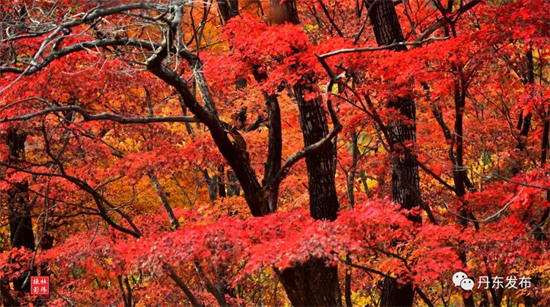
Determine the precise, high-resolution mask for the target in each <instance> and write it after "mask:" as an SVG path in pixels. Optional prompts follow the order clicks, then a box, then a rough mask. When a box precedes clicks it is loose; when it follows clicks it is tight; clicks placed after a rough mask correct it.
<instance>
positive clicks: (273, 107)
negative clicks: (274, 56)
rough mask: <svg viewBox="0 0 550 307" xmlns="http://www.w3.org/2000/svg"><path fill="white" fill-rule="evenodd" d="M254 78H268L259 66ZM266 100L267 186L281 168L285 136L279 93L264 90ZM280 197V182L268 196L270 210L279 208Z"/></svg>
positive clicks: (255, 69) (264, 181) (261, 79)
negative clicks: (283, 133)
mask: <svg viewBox="0 0 550 307" xmlns="http://www.w3.org/2000/svg"><path fill="white" fill-rule="evenodd" d="M252 73H253V75H254V79H256V81H257V82H263V81H265V80H266V79H267V74H266V73H265V72H259V70H258V69H257V68H254V69H253V72H252ZM263 95H264V101H265V105H266V108H267V114H268V122H269V140H268V143H269V145H268V150H267V161H266V163H265V172H264V179H263V182H262V184H263V185H264V186H265V185H266V184H268V183H269V182H271V181H272V180H273V179H274V178H275V177H276V175H277V173H278V172H279V170H280V169H281V160H282V151H283V138H282V126H281V110H280V108H279V100H278V99H277V95H275V94H268V93H267V92H263ZM278 197H279V184H276V185H274V186H273V187H272V189H271V192H270V194H269V196H268V203H269V210H270V211H271V212H275V211H276V210H277V201H278Z"/></svg>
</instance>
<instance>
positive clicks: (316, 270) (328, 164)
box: [271, 0, 342, 306]
mask: <svg viewBox="0 0 550 307" xmlns="http://www.w3.org/2000/svg"><path fill="white" fill-rule="evenodd" d="M271 6H272V21H273V22H274V23H275V24H280V23H283V22H290V23H293V24H298V23H299V18H298V11H297V8H296V2H295V1H294V0H287V1H284V2H282V3H281V2H280V1H278V0H272V1H271ZM302 79H303V83H302V82H301V83H298V84H296V85H294V86H293V90H294V96H295V97H296V101H297V103H298V109H299V111H300V126H301V128H302V134H303V137H304V145H305V146H309V145H311V144H314V143H316V142H318V141H320V140H321V139H323V138H324V137H326V136H327V135H328V133H329V129H328V121H327V117H326V115H325V110H324V108H323V105H322V104H323V101H322V99H321V98H320V97H317V98H315V99H313V100H309V101H306V100H305V98H304V95H305V92H306V91H312V92H314V89H312V88H308V84H313V83H314V80H312V78H308V77H303V78H302ZM335 157H336V150H335V147H334V144H332V143H329V144H328V145H327V146H326V147H325V148H324V149H323V150H321V151H319V152H317V153H315V154H312V155H309V156H307V157H306V165H307V173H308V184H309V208H310V214H311V216H312V217H313V218H315V219H327V220H331V221H333V220H335V219H336V217H337V215H338V209H339V203H338V198H337V195H336V184H335V178H334V177H335V170H336V165H335ZM278 275H279V279H280V280H281V284H282V285H283V287H284V288H285V291H286V294H287V296H288V298H289V300H290V302H291V303H292V305H293V306H342V298H341V294H340V285H339V282H338V267H337V266H327V264H326V261H325V259H317V258H311V259H310V260H308V261H307V262H306V263H304V264H301V265H298V266H296V267H293V268H288V269H285V270H284V271H283V272H278Z"/></svg>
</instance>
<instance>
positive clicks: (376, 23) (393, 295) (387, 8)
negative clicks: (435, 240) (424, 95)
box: [367, 0, 421, 306]
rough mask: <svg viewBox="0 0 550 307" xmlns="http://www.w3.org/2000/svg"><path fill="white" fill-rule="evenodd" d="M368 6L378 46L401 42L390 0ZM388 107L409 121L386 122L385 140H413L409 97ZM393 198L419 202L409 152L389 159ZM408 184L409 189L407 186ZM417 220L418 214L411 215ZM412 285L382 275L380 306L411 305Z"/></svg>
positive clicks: (395, 145)
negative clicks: (399, 282) (387, 124)
mask: <svg viewBox="0 0 550 307" xmlns="http://www.w3.org/2000/svg"><path fill="white" fill-rule="evenodd" d="M367 3H368V4H369V5H370V9H369V18H370V20H371V22H372V25H373V29H374V35H375V37H376V42H377V43H378V45H380V46H383V45H390V44H393V43H396V42H403V41H405V39H404V37H403V31H402V29H401V25H400V24H399V19H398V17H397V13H396V11H395V7H394V4H393V1H372V0H371V1H367ZM394 50H395V51H405V50H407V48H406V47H405V46H397V47H395V48H394ZM388 107H389V108H394V109H396V110H398V111H399V112H400V114H401V115H403V116H404V117H405V118H406V119H409V120H410V122H411V123H412V124H403V123H400V122H399V121H394V122H393V123H391V124H390V125H389V128H390V130H391V134H390V139H389V140H388V142H389V143H390V145H392V146H391V147H392V148H400V147H401V144H408V143H411V142H415V141H416V119H415V116H416V105H415V103H414V101H413V100H412V99H411V98H407V97H401V98H397V99H395V100H392V101H390V102H389V103H388ZM391 169H392V174H391V177H392V192H393V199H394V200H395V201H396V202H397V203H399V204H401V206H402V207H403V208H405V209H412V208H414V207H418V206H419V205H420V204H419V202H418V200H417V198H416V197H415V195H414V194H413V193H412V191H414V192H415V193H416V194H417V195H420V183H419V182H420V179H419V174H418V165H417V163H416V159H415V157H414V156H412V155H411V154H409V153H405V154H404V155H402V154H401V153H397V155H395V156H394V157H392V158H391ZM407 185H409V186H410V187H412V191H411V190H410V189H407V187H406V186H407ZM413 219H414V221H415V222H421V220H420V218H419V217H417V218H416V217H415V218H413ZM413 301H414V288H413V285H412V283H406V284H405V285H399V284H398V283H397V281H396V280H395V279H390V278H386V279H384V284H383V288H382V293H381V302H380V305H381V306H412V304H413Z"/></svg>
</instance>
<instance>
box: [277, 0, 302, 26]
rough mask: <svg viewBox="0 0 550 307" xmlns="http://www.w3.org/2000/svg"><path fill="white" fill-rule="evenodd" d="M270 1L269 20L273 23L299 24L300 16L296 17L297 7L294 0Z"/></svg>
mask: <svg viewBox="0 0 550 307" xmlns="http://www.w3.org/2000/svg"><path fill="white" fill-rule="evenodd" d="M270 3H271V22H272V23H273V24H282V23H285V22H290V23H292V24H295V25H297V24H299V23H300V18H299V17H298V8H297V6H296V0H286V1H281V0H270Z"/></svg>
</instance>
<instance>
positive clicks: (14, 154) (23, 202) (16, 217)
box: [6, 129, 35, 292]
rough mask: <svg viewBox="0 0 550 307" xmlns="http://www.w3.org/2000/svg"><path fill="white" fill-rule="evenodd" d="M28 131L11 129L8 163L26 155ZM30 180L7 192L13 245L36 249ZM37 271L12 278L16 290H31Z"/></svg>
mask: <svg viewBox="0 0 550 307" xmlns="http://www.w3.org/2000/svg"><path fill="white" fill-rule="evenodd" d="M26 139H27V134H26V133H24V132H23V133H20V132H18V131H17V130H16V129H10V130H9V132H8V136H7V140H6V141H7V142H6V143H7V145H8V147H9V150H10V155H9V157H8V163H9V164H11V165H16V164H18V163H20V162H21V160H22V159H24V157H25V141H26ZM28 186H29V184H28V182H26V181H23V182H19V183H16V184H14V186H13V187H11V188H10V189H9V190H8V191H7V192H8V193H7V194H8V209H9V225H10V243H11V247H12V248H14V247H17V248H22V247H24V248H27V249H29V250H31V251H34V248H35V243H34V232H33V229H32V218H31V203H30V201H29V190H28ZM33 273H35V272H34V270H31V271H27V272H25V273H24V274H21V276H20V277H19V278H16V279H14V280H12V282H13V285H14V289H15V290H16V291H23V292H30V289H31V287H30V280H29V281H28V282H27V283H26V284H25V285H23V284H24V283H25V280H26V279H27V276H28V275H29V274H33Z"/></svg>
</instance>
